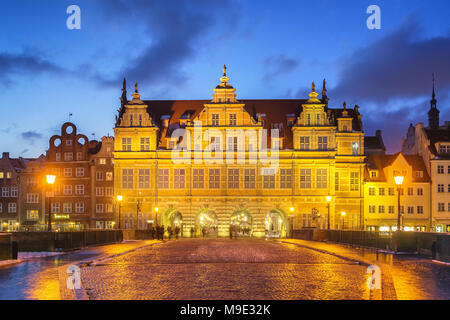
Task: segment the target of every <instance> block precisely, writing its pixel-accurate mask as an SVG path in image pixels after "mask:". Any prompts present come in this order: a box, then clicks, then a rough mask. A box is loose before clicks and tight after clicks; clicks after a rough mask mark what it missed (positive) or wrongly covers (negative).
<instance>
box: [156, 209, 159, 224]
mask: <svg viewBox="0 0 450 320" xmlns="http://www.w3.org/2000/svg"><path fill="white" fill-rule="evenodd" d="M158 211H159V208H158V207H155V225H156V226H157V225H158Z"/></svg>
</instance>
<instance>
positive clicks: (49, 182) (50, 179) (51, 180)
mask: <svg viewBox="0 0 450 320" xmlns="http://www.w3.org/2000/svg"><path fill="white" fill-rule="evenodd" d="M45 177H46V179H47V185H48V190H50V188H51V187H52V186H53V184H54V183H55V180H56V176H55V175H53V174H47V175H46V176H45ZM48 193H49V195H48V227H47V230H48V231H52V212H51V211H52V205H51V203H50V196H51V194H50V192H48Z"/></svg>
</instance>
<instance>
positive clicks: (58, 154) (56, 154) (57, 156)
mask: <svg viewBox="0 0 450 320" xmlns="http://www.w3.org/2000/svg"><path fill="white" fill-rule="evenodd" d="M55 161H61V153H60V152H57V153H55Z"/></svg>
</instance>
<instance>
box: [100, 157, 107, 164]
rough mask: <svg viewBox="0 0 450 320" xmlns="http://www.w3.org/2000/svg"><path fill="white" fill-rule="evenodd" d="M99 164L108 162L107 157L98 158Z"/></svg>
mask: <svg viewBox="0 0 450 320" xmlns="http://www.w3.org/2000/svg"><path fill="white" fill-rule="evenodd" d="M98 164H106V159H105V158H100V159H98Z"/></svg>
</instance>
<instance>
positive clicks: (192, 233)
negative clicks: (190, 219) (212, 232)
mask: <svg viewBox="0 0 450 320" xmlns="http://www.w3.org/2000/svg"><path fill="white" fill-rule="evenodd" d="M191 238H195V230H194V227H191Z"/></svg>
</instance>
